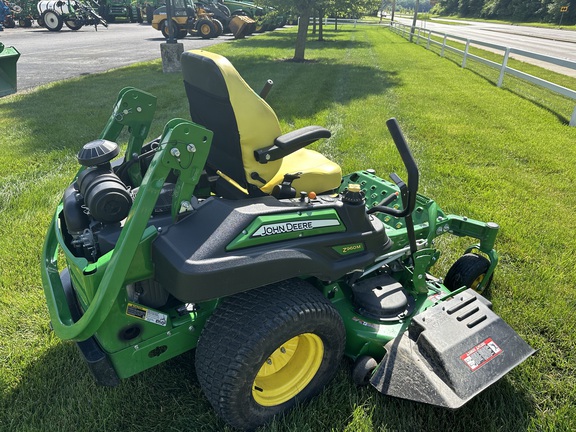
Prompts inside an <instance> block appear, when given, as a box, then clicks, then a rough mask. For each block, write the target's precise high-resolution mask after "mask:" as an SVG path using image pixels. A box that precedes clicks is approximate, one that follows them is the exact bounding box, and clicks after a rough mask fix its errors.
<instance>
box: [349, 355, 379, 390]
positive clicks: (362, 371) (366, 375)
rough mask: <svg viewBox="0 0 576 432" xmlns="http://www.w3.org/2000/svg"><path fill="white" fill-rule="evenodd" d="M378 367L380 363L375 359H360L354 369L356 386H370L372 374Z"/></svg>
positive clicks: (364, 357)
mask: <svg viewBox="0 0 576 432" xmlns="http://www.w3.org/2000/svg"><path fill="white" fill-rule="evenodd" d="M377 366H378V362H377V361H376V360H375V359H374V358H373V357H370V356H361V357H358V359H357V360H356V362H355V363H354V367H353V368H352V381H353V382H354V384H355V385H356V386H358V387H364V386H367V385H368V384H370V378H372V374H373V373H374V370H376V367H377Z"/></svg>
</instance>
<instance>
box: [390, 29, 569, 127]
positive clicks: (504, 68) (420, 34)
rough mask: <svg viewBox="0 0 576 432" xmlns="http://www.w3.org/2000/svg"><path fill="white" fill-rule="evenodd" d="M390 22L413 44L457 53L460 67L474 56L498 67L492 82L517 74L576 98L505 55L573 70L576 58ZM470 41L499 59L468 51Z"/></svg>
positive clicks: (493, 66) (490, 65)
mask: <svg viewBox="0 0 576 432" xmlns="http://www.w3.org/2000/svg"><path fill="white" fill-rule="evenodd" d="M390 26H391V27H390V28H391V29H392V30H393V31H394V32H396V33H398V34H399V35H401V36H403V37H406V38H407V39H409V40H411V41H413V42H414V41H415V43H416V44H420V41H421V40H422V41H425V42H426V49H429V48H430V46H431V45H434V46H438V47H440V56H442V57H444V53H445V52H446V51H450V52H453V53H456V54H459V55H461V56H462V67H463V68H465V67H466V62H467V60H468V59H472V60H476V61H478V62H480V63H483V64H485V65H487V66H489V67H492V68H494V69H499V70H500V77H499V78H498V83H497V84H496V85H497V86H498V87H501V86H502V83H503V82H504V77H505V75H506V74H510V75H512V76H515V77H517V78H520V79H523V80H525V81H528V82H530V83H532V84H534V85H537V86H540V87H544V88H546V89H548V90H551V91H553V92H556V93H558V94H561V95H562V96H565V97H567V98H570V99H572V100H576V91H574V90H572V89H569V88H566V87H562V86H561V85H558V84H554V83H552V82H550V81H546V80H544V79H542V78H538V77H535V76H533V75H529V74H527V73H525V72H522V71H519V70H517V69H513V68H511V67H509V66H508V58H509V56H510V54H512V53H514V54H518V55H520V56H523V57H528V58H532V59H535V60H539V61H543V62H546V63H551V64H555V65H558V66H562V67H565V68H569V69H573V70H576V62H573V61H570V60H564V59H561V58H557V57H550V56H546V55H542V54H537V53H533V52H530V51H524V50H520V49H516V48H510V47H505V46H502V45H495V44H491V43H488V42H482V41H478V40H473V39H466V38H463V37H459V36H454V35H450V34H446V33H440V32H436V31H432V30H427V29H423V28H420V27H418V28H415V29H414V32H413V33H412V27H410V26H407V25H404V24H401V23H399V22H396V21H393V22H391V23H390ZM432 35H435V36H438V37H439V38H441V39H442V42H438V41H437V40H435V39H432ZM448 39H450V40H457V41H461V42H464V44H465V48H464V50H461V49H458V48H454V47H452V46H450V45H448V44H447V43H446V42H447V40H448ZM470 44H474V45H479V46H484V47H487V48H490V49H494V50H497V51H501V52H502V55H503V56H504V58H503V60H502V63H496V62H493V61H491V60H488V59H485V58H483V57H480V56H477V55H474V54H471V53H470V52H469V49H470ZM570 126H576V107H575V108H574V111H573V112H572V117H571V119H570Z"/></svg>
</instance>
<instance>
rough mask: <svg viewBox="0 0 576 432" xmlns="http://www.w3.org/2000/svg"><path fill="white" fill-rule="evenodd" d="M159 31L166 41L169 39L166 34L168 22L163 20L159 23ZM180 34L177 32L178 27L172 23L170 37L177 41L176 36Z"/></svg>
mask: <svg viewBox="0 0 576 432" xmlns="http://www.w3.org/2000/svg"><path fill="white" fill-rule="evenodd" d="M160 31H161V32H162V35H163V36H164V37H165V38H166V39H169V38H170V35H169V34H168V20H164V21H162V23H160ZM180 34H181V32H180V31H179V30H178V25H177V24H176V23H175V22H174V21H172V35H173V36H174V39H178V36H179V35H180ZM184 36H186V35H184Z"/></svg>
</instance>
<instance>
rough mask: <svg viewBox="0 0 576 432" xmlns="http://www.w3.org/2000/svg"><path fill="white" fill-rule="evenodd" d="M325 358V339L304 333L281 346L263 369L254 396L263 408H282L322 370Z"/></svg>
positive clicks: (253, 388)
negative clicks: (283, 404)
mask: <svg viewBox="0 0 576 432" xmlns="http://www.w3.org/2000/svg"><path fill="white" fill-rule="evenodd" d="M323 356H324V344H323V343H322V340H321V339H320V338H319V337H318V336H316V335H315V334H312V333H303V334H301V335H299V336H296V337H293V338H292V339H290V340H288V341H286V342H285V343H283V344H282V345H281V346H279V347H278V348H277V349H276V351H274V352H273V353H272V355H271V356H270V357H268V358H267V359H266V361H265V362H264V363H263V364H262V366H261V367H260V370H259V371H258V374H257V375H256V378H255V379H254V384H253V385H252V396H253V397H254V400H255V401H256V402H257V403H259V404H260V405H262V406H275V405H280V404H282V403H284V402H286V401H288V400H290V399H292V398H293V397H294V396H296V395H297V394H298V393H300V392H301V391H302V390H304V388H306V386H307V385H308V383H310V381H312V378H314V376H315V375H316V373H317V372H318V369H320V365H321V364H322V358H323Z"/></svg>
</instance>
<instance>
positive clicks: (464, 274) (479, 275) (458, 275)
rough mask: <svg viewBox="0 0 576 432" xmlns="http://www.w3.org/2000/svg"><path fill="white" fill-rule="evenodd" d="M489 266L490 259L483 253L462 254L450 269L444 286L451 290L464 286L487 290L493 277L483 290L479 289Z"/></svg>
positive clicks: (475, 289) (476, 289)
mask: <svg viewBox="0 0 576 432" xmlns="http://www.w3.org/2000/svg"><path fill="white" fill-rule="evenodd" d="M489 267H490V261H489V260H488V259H486V258H484V257H483V256H481V255H478V254H474V253H467V254H466V255H462V256H461V257H460V258H458V259H457V260H456V262H455V263H454V264H453V265H452V267H450V270H448V273H447V274H446V279H444V286H445V287H446V288H448V289H449V290H450V291H454V290H457V289H458V288H462V287H463V286H467V287H468V288H472V289H473V290H474V291H476V292H481V291H485V290H487V289H488V287H489V286H490V284H491V283H492V277H490V280H489V281H488V283H487V284H486V286H485V287H484V289H483V290H481V291H478V286H479V285H480V283H481V282H482V281H483V280H484V277H485V276H486V272H487V271H488V268H489Z"/></svg>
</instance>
